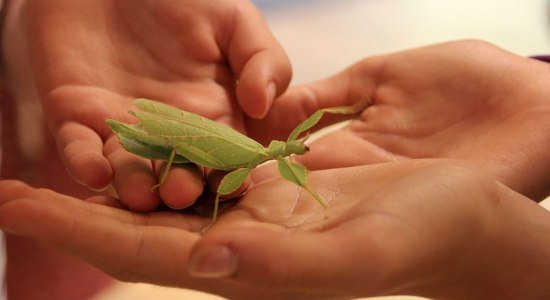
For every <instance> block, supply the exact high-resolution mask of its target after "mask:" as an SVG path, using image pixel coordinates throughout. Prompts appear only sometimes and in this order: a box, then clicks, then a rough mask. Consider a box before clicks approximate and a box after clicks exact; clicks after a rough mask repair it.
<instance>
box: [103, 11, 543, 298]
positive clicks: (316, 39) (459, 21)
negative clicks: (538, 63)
mask: <svg viewBox="0 0 550 300" xmlns="http://www.w3.org/2000/svg"><path fill="white" fill-rule="evenodd" d="M253 2H254V3H256V5H257V6H258V8H259V9H260V10H261V11H262V13H263V15H264V16H265V19H266V21H267V23H268V25H269V26H270V28H271V30H272V31H273V33H274V35H275V36H276V38H277V39H278V40H279V41H280V43H281V44H282V46H283V48H285V50H286V51H287V53H288V55H289V57H290V60H291V62H292V64H293V68H294V79H293V82H292V83H293V84H299V83H305V82H309V81H314V80H318V79H322V78H324V77H327V76H329V75H331V74H332V73H335V72H338V71H339V70H341V69H343V68H345V67H347V66H348V65H350V64H352V63H354V62H355V61H357V60H359V59H361V58H363V57H365V56H368V55H373V54H380V53H387V52H394V51H399V50H403V49H406V48H413V47H418V46H422V45H427V44H433V43H438V42H443V41H449V40H457V39H471V38H475V39H481V40H485V41H488V42H491V43H493V44H496V45H498V46H500V47H502V48H505V49H507V50H509V51H511V52H515V53H517V54H520V55H535V54H544V53H546V54H550V1H547V0H484V1H478V0H461V1H456V0H339V1H336V0H255V1H253ZM544 205H545V206H546V207H547V208H548V207H550V201H549V200H548V199H547V200H546V201H545V203H544ZM126 299H128V300H130V299H131V300H145V299H159V300H172V299H174V300H175V299H187V300H211V299H212V300H213V299H222V298H219V297H215V296H211V295H206V294H203V293H198V292H193V291H186V290H181V289H171V288H165V287H157V286H151V285H146V284H126V283H118V284H115V285H113V286H112V287H111V288H109V289H107V290H106V291H104V292H103V293H101V294H100V295H98V296H97V297H95V298H94V300H126ZM384 299H387V300H390V299H391V300H396V299H399V300H401V299H407V300H410V299H420V298H415V297H387V298H384Z"/></svg>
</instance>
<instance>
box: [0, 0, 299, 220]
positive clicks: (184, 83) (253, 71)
mask: <svg viewBox="0 0 550 300" xmlns="http://www.w3.org/2000/svg"><path fill="white" fill-rule="evenodd" d="M8 8H9V10H8V11H9V12H10V13H9V14H8V21H7V22H6V24H7V25H6V26H7V27H6V35H5V38H6V39H9V40H10V43H6V45H5V48H6V50H5V53H6V55H5V65H6V69H5V76H6V78H7V80H8V83H10V85H9V87H10V89H11V92H12V93H13V95H14V97H15V98H16V99H17V100H18V101H23V100H25V98H29V97H30V96H34V95H29V94H28V91H36V96H37V97H38V98H39V99H40V100H41V103H42V107H43V110H44V113H45V116H46V121H47V122H48V124H49V126H50V127H51V129H52V131H53V134H54V136H55V138H56V142H57V144H58V148H59V149H60V154H61V157H62V159H63V161H64V162H65V165H66V166H67V168H68V170H69V171H70V173H71V174H72V175H73V177H74V178H75V179H76V180H78V181H79V182H81V183H83V184H85V185H87V186H89V187H92V188H94V189H101V188H104V187H105V186H107V185H108V184H109V182H110V181H111V179H112V178H113V177H114V185H115V187H116V188H117V191H118V194H119V195H120V196H121V198H122V199H123V201H124V200H125V202H126V203H127V204H128V205H130V207H131V208H133V209H137V210H148V209H151V208H153V207H155V206H156V204H157V203H158V199H157V198H156V197H158V196H156V195H154V194H152V193H150V192H149V189H150V188H151V186H153V185H154V184H156V183H157V179H156V176H154V174H153V170H152V169H151V162H149V161H146V160H143V159H139V158H137V157H136V156H133V155H130V154H128V153H126V152H124V151H123V150H121V148H120V147H119V146H118V142H117V141H116V138H114V137H113V134H112V132H110V131H109V129H108V128H107V126H106V125H105V120H106V119H107V118H109V117H110V118H116V119H121V120H128V119H129V115H128V114H127V112H128V110H130V109H131V107H130V100H132V99H133V98H135V97H146V98H151V99H155V100H159V101H163V102H167V103H169V104H172V105H175V106H178V107H180V108H183V109H186V110H190V111H193V112H196V113H199V114H202V115H204V116H207V117H209V118H211V119H215V120H218V121H220V122H224V123H227V124H228V125H230V126H233V127H234V128H236V129H238V130H243V129H244V125H243V111H244V112H245V113H246V114H248V115H249V116H251V117H261V116H262V115H263V114H264V113H265V112H266V111H267V109H268V107H269V105H270V102H271V101H272V99H273V98H274V97H275V96H276V95H277V94H278V93H280V92H281V91H283V90H284V89H285V88H286V86H287V84H288V81H289V80H290V66H289V62H288V60H287V58H286V56H285V54H284V52H283V51H282V49H280V47H279V45H278V44H277V42H276V41H275V40H274V38H273V37H272V36H271V34H270V33H269V31H268V29H267V27H266V26H265V24H264V22H263V20H262V18H261V16H260V14H259V13H258V12H257V10H256V9H255V7H254V6H253V5H252V4H251V3H250V2H248V1H198V0H185V1H175V0H160V1H159V0H154V1H150V0H146V1H138V2H136V1H130V0H123V1H113V0H99V1H72V0H56V1H25V2H24V3H23V4H21V3H19V2H17V3H15V4H10V5H9V7H8ZM23 62H25V63H23ZM237 82H238V84H237ZM237 103H239V104H237ZM239 105H240V106H239ZM104 143H105V144H104ZM176 174H177V173H176ZM179 174H180V175H181V176H180V177H179V178H178V179H180V180H181V181H185V180H186V177H193V175H190V174H188V172H180V173H179ZM187 179H189V178H187ZM190 180H191V181H190V184H189V185H190V186H192V185H193V184H196V186H197V187H196V188H195V190H196V191H195V195H194V196H192V197H196V195H197V194H200V189H202V180H200V179H199V180H194V181H193V179H192V178H191V179H190ZM181 181H179V182H181ZM188 182H189V181H188ZM170 186H171V185H170V184H167V185H165V186H163V188H162V189H170ZM162 189H161V194H162V192H163V191H162ZM190 190H193V188H190ZM182 193H183V194H182ZM165 194H166V195H170V196H171V197H175V198H178V197H180V198H181V197H184V198H185V197H189V195H186V194H185V192H184V191H182V189H172V190H170V191H166V193H165ZM192 200H194V199H192Z"/></svg>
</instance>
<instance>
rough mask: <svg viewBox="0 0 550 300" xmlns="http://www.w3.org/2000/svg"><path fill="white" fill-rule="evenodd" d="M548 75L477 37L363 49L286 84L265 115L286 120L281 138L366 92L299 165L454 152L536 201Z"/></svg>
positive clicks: (547, 138)
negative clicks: (302, 81)
mask: <svg viewBox="0 0 550 300" xmlns="http://www.w3.org/2000/svg"><path fill="white" fill-rule="evenodd" d="M549 80H550V67H549V66H548V65H547V64H545V63H542V62H538V61H535V60H533V59H529V58H524V57H520V56H517V55H514V54H511V53H509V52H506V51H504V50H502V49H499V48H497V47H495V46H492V45H489V44H485V43H482V42H477V41H461V42H453V43H446V44H440V45H434V46H429V47H424V48H419V49H413V50H409V51H404V52H398V53H394V54H389V55H383V56H375V57H368V58H366V59H364V60H362V61H360V62H358V63H357V64H355V65H353V66H351V67H349V68H348V69H346V70H344V71H343V72H341V73H339V74H337V75H335V76H333V77H331V78H328V79H326V80H323V81H320V82H317V83H313V84H309V85H304V86H298V87H294V88H292V89H291V90H289V91H288V92H287V93H286V94H285V95H283V96H282V97H281V99H280V100H279V101H278V102H277V105H276V107H275V109H274V110H273V111H272V112H271V113H270V114H269V115H268V117H267V119H266V120H265V121H264V122H273V123H278V124H288V127H285V126H278V127H276V131H274V132H273V135H274V136H278V137H282V136H284V132H289V131H290V129H291V127H292V126H294V124H296V123H297V122H298V121H300V120H301V119H303V118H305V117H306V116H307V115H309V114H310V113H311V112H313V111H314V110H315V109H317V108H319V107H326V106H336V105H343V104H350V103H353V102H355V101H359V100H360V99H361V98H365V97H366V98H368V99H370V100H371V105H370V106H369V107H368V108H367V109H366V110H365V111H364V112H363V113H362V115H361V116H360V118H359V119H357V120H354V121H353V122H352V123H351V124H350V125H349V126H347V127H345V128H344V129H342V130H337V131H336V132H334V133H331V134H329V135H327V136H325V137H323V138H321V139H320V140H319V141H317V142H316V143H314V144H313V145H312V147H311V152H310V153H309V154H307V155H305V156H303V157H302V158H301V160H302V162H303V163H305V164H306V165H308V167H309V168H312V169H322V168H332V167H343V166H353V165H361V164H370V163H378V162H387V161H395V160H402V159H409V158H431V157H442V158H458V159H462V160H465V161H468V162H471V163H473V164H475V165H476V166H479V167H481V168H482V169H485V170H487V171H489V172H490V173H491V174H493V175H494V176H496V177H497V178H499V179H500V180H501V181H502V182H504V183H505V184H506V185H508V186H509V187H511V188H513V189H515V190H517V191H520V192H521V193H523V194H525V195H528V196H530V197H532V198H535V199H543V198H544V197H545V196H547V195H548V193H550V190H548V186H549V182H548V178H550V177H549V175H550V174H549V173H548V170H550V156H549V155H548V151H547V149H550V130H549V128H550V101H548V96H549V93H548V91H547V90H548V89H547V88H546V86H547V84H546V83H547V82H548V81H549ZM545 82H546V83H545ZM289 111H291V112H293V113H292V114H289V113H288V112H289ZM294 112H295V113H294ZM288 115H290V117H288ZM293 118H294V119H293ZM261 126H263V125H262V124H261V122H260V121H255V120H253V121H252V123H251V125H250V130H249V132H250V133H251V134H256V136H257V137H258V138H261V134H265V131H259V130H258V131H255V129H256V128H260V127H261ZM524 174H530V176H525V175H524Z"/></svg>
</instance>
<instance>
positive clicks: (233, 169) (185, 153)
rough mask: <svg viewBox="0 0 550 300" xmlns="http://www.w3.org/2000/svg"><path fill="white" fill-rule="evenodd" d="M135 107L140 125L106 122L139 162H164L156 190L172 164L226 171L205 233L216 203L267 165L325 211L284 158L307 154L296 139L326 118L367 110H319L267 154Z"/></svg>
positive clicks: (173, 115)
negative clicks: (274, 165)
mask: <svg viewBox="0 0 550 300" xmlns="http://www.w3.org/2000/svg"><path fill="white" fill-rule="evenodd" d="M133 103H134V105H135V106H136V107H137V108H138V109H139V110H138V111H130V114H132V115H134V116H136V117H137V118H138V119H139V122H138V123H137V124H127V123H123V122H120V121H117V120H114V119H108V120H107V121H106V122H107V125H108V126H109V127H110V128H111V129H112V130H113V131H114V132H115V134H116V135H117V136H118V138H119V141H120V143H121V145H122V147H123V148H124V149H126V150H127V151H129V152H131V153H134V154H137V155H138V156H141V157H143V158H147V159H152V160H163V161H167V166H166V168H165V169H164V171H163V173H162V174H161V177H160V180H159V184H158V185H157V186H159V185H161V184H162V183H163V182H164V181H165V180H166V177H167V175H168V171H169V169H170V166H171V165H172V163H189V162H192V163H195V164H197V165H200V166H203V167H206V168H210V169H215V170H224V171H229V173H228V174H226V175H225V176H224V177H223V179H222V181H221V182H220V185H219V186H218V189H217V192H216V198H215V202H214V212H213V216H212V221H211V223H210V225H209V226H208V227H210V226H211V225H212V224H214V223H215V222H216V219H217V217H218V207H219V197H220V196H224V195H228V194H231V193H233V192H235V191H236V190H237V189H238V188H239V187H240V186H241V185H242V184H243V182H244V181H245V179H246V178H247V176H248V174H249V173H250V171H251V170H252V169H254V168H255V167H256V166H258V165H260V164H262V163H264V162H266V161H269V160H277V165H278V169H279V173H280V174H281V176H282V177H283V178H285V179H287V180H288V181H290V182H293V183H295V184H297V185H299V186H301V187H303V188H304V189H305V190H306V191H307V192H308V193H309V194H310V195H311V196H312V197H313V198H314V199H315V200H316V201H317V202H319V204H320V205H321V206H323V207H324V208H327V207H328V205H327V203H326V202H325V200H324V199H323V198H321V196H319V195H318V194H317V193H316V192H315V191H313V190H312V189H311V188H310V187H309V186H308V184H307V169H306V168H305V167H304V166H303V165H301V164H298V163H295V162H292V161H290V160H289V159H288V158H287V157H288V156H290V155H293V154H296V155H302V154H304V153H306V152H307V151H308V150H309V148H308V146H306V145H305V140H306V139H307V136H306V137H305V138H302V139H299V136H300V135H301V134H302V133H304V132H306V131H308V130H309V129H311V128H312V127H313V126H315V125H316V124H317V123H318V122H319V120H320V119H321V118H322V116H323V114H324V113H331V114H343V115H351V114H357V113H359V112H361V111H362V110H364V109H365V107H366V106H367V105H368V103H367V101H360V102H358V103H357V104H355V105H353V106H340V107H331V108H324V109H320V110H317V111H316V112H315V113H313V114H312V115H311V116H310V117H309V118H307V119H306V120H305V121H303V122H302V123H301V124H299V125H298V126H297V127H296V128H295V129H294V130H293V131H292V132H291V133H290V135H289V136H288V139H287V141H286V142H283V141H277V140H273V141H271V143H270V144H269V146H268V147H267V148H266V147H264V146H263V145H262V144H260V143H258V142H256V141H255V140H253V139H251V138H249V137H247V136H245V135H244V134H241V133H240V132H238V131H235V130H233V129H232V128H230V127H228V126H225V125H223V124H220V123H218V122H215V121H212V120H210V119H207V118H204V117H202V116H199V115H197V114H194V113H191V112H187V111H183V110H180V109H177V108H175V107H172V106H170V105H167V104H163V103H159V102H156V101H152V100H148V99H135V100H134V102H133ZM208 227H207V228H208Z"/></svg>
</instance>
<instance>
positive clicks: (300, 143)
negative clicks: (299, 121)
mask: <svg viewBox="0 0 550 300" xmlns="http://www.w3.org/2000/svg"><path fill="white" fill-rule="evenodd" d="M308 151H309V147H308V146H306V144H305V143H304V140H294V141H289V142H287V143H286V146H285V152H286V153H288V154H287V155H290V154H298V155H302V154H304V153H306V152H308Z"/></svg>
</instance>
